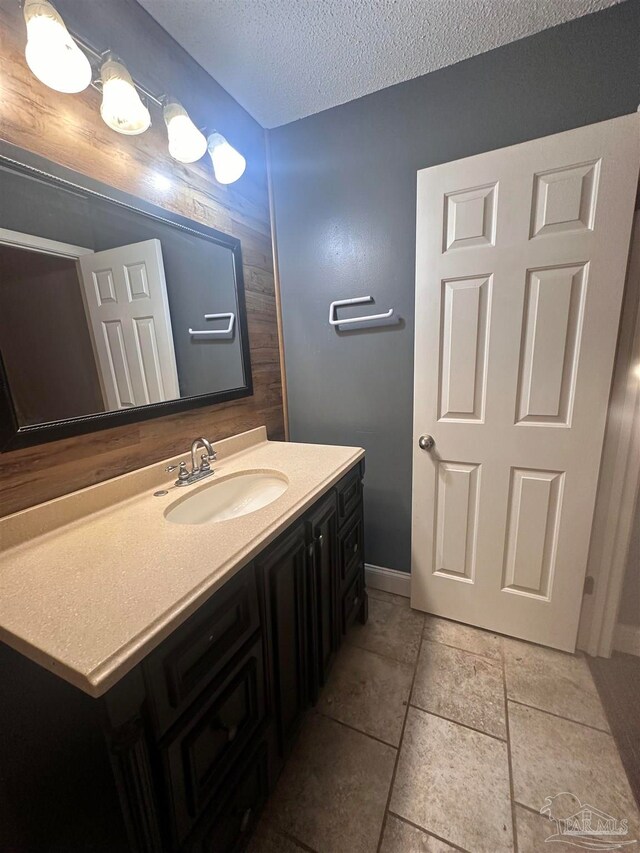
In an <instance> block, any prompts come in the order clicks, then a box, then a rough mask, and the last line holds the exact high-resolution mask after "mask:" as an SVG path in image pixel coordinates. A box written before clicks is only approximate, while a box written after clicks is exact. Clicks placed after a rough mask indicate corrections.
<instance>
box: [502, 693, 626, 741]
mask: <svg viewBox="0 0 640 853" xmlns="http://www.w3.org/2000/svg"><path fill="white" fill-rule="evenodd" d="M506 698H507V702H511V703H512V704H513V705H521V706H522V707H523V708H531V710H532V711H539V712H540V713H541V714H548V715H549V716H550V717H555V718H556V719H558V720H566V722H567V723H573V724H574V725H576V726H583V727H584V728H585V729H591V730H592V731H594V732H600V734H601V735H608V736H609V737H610V738H613V735H612V734H611V732H608V731H607V730H606V729H599V728H598V727H597V726H590V725H589V723H581V722H580V720H573V719H572V718H571V717H563V716H562V714H554V712H553V711H547V710H546V708H539V707H538V706H537V705H528V704H527V703H526V702H519V701H518V700H517V699H512V698H511V697H510V696H507V697H506Z"/></svg>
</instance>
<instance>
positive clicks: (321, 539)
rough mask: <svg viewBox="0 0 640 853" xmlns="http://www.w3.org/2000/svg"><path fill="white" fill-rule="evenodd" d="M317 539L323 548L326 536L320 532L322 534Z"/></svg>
mask: <svg viewBox="0 0 640 853" xmlns="http://www.w3.org/2000/svg"><path fill="white" fill-rule="evenodd" d="M317 541H318V545H319V546H320V547H321V548H322V545H323V543H324V536H323V535H322V533H321V534H320V536H318V540H317Z"/></svg>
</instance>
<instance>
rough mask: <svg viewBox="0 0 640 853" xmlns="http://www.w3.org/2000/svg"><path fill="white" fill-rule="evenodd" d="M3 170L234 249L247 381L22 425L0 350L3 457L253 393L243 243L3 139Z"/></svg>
mask: <svg viewBox="0 0 640 853" xmlns="http://www.w3.org/2000/svg"><path fill="white" fill-rule="evenodd" d="M0 166H2V167H4V168H9V169H11V170H12V171H14V172H17V173H22V174H24V175H27V176H30V177H36V178H38V179H39V180H42V181H45V182H47V183H50V184H52V185H54V186H60V187H63V188H65V189H72V190H80V191H81V192H83V193H86V194H87V195H89V196H96V197H99V198H101V199H102V200H107V201H109V202H112V203H113V204H116V205H118V206H119V207H125V208H127V209H128V210H132V211H134V212H136V213H139V214H140V215H142V216H145V217H147V218H149V219H155V220H158V221H161V222H163V223H165V224H169V225H172V226H174V227H176V228H180V229H181V230H183V231H188V232H189V233H191V234H195V235H196V236H198V237H205V238H206V239H208V240H211V241H212V242H213V243H216V244H217V245H219V246H224V247H225V248H228V249H230V250H231V252H232V253H233V267H234V275H235V284H236V293H237V298H238V318H237V325H238V329H239V332H240V350H241V356H242V367H243V373H244V378H245V384H244V385H242V386H240V387H238V388H232V389H230V390H226V391H216V392H214V393H211V394H199V395H198V396H194V397H181V398H179V399H177V400H169V401H167V402H164V403H148V404H147V405H145V406H133V407H132V408H130V409H123V410H122V411H117V412H99V413H96V414H95V415H85V416H82V417H78V418H69V419H66V420H60V421H51V422H48V423H42V424H34V425H30V426H20V424H19V423H18V419H17V416H16V409H15V405H14V402H13V398H12V396H11V389H10V387H9V382H8V378H7V374H6V371H5V368H4V363H3V360H2V351H1V350H0V453H2V452H6V451H9V450H15V449H17V448H20V447H29V446H32V445H35V444H43V443H45V442H47V441H56V440H57V439H60V438H68V437H69V436H73V435H81V434H83V433H87V432H94V431H95V430H101V429H109V428H110V427H117V426H122V425H123V424H130V423H135V422H136V421H142V420H147V419H149V418H157V417H161V416H162V415H170V414H173V413H175V412H184V411H186V410H188V409H195V408H198V407H200V406H210V405H212V404H213V403H224V402H228V401H229V400H237V399H239V398H241V397H250V396H251V395H252V394H253V381H252V376H251V357H250V353H249V330H248V325H247V310H246V304H245V295H244V276H243V273H242V250H241V245H240V240H238V239H237V238H235V237H230V236H228V235H227V234H224V233H222V232H221V231H217V230H215V229H214V228H209V227H208V226H206V225H202V224H201V223H199V222H194V221H193V220H191V219H186V218H185V217H184V216H180V215H179V214H177V213H172V212H171V211H168V210H165V209H164V208H162V207H158V206H157V205H155V204H151V203H149V202H146V201H143V200H142V199H139V198H137V197H135V196H132V195H129V194H128V193H124V192H121V191H120V190H116V189H114V188H113V187H110V186H108V185H106V184H102V183H100V182H98V181H94V180H93V179H92V178H89V177H87V176H86V175H82V174H81V173H79V172H75V171H72V170H71V169H67V168H65V167H63V166H58V165H57V164H55V163H52V162H50V161H49V160H46V159H45V158H44V157H39V156H38V155H35V154H31V153H30V152H28V151H23V150H22V149H21V148H18V147H17V146H15V145H11V144H10V143H8V142H2V141H0Z"/></svg>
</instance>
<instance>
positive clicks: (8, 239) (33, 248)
mask: <svg viewBox="0 0 640 853" xmlns="http://www.w3.org/2000/svg"><path fill="white" fill-rule="evenodd" d="M0 245H2V246H11V247H12V248H14V249H25V250H26V251H28V252H38V254H41V255H55V256H56V257H58V258H69V259H71V260H77V259H78V258H79V257H80V256H81V255H92V254H93V249H85V248H84V246H74V245H72V244H71V243H60V242H58V240H48V239H47V238H46V237H38V236H36V235H35V234H23V233H22V232H21V231H10V230H9V229H8V228H0Z"/></svg>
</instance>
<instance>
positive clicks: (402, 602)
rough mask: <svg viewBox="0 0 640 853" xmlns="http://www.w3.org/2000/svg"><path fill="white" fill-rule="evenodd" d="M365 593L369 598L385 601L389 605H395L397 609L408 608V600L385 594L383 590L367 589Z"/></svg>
mask: <svg viewBox="0 0 640 853" xmlns="http://www.w3.org/2000/svg"><path fill="white" fill-rule="evenodd" d="M367 592H368V593H369V596H370V598H378V599H380V601H387V602H388V603H389V604H397V605H398V607H408V606H410V605H409V599H408V598H407V597H406V596H405V595H394V594H393V593H392V592H385V591H384V590H383V589H372V588H371V587H370V586H368V587H367Z"/></svg>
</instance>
